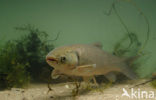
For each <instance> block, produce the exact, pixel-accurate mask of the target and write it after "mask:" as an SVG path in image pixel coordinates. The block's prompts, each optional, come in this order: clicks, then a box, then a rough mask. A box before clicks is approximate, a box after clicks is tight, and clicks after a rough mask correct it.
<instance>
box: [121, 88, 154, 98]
mask: <svg viewBox="0 0 156 100" xmlns="http://www.w3.org/2000/svg"><path fill="white" fill-rule="evenodd" d="M122 91H123V93H122V95H121V96H122V97H124V96H126V97H128V98H131V99H145V98H146V99H154V98H155V93H154V91H142V90H140V89H136V90H135V89H133V88H131V89H130V91H127V90H126V89H125V88H123V89H122Z"/></svg>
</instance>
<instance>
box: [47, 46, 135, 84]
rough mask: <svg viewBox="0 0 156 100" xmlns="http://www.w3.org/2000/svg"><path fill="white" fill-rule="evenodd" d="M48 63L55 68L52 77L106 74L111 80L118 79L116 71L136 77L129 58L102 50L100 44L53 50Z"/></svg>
mask: <svg viewBox="0 0 156 100" xmlns="http://www.w3.org/2000/svg"><path fill="white" fill-rule="evenodd" d="M46 61H47V63H48V64H49V65H50V66H52V67H53V68H54V70H53V72H52V77H55V76H57V75H61V74H64V75H69V76H82V77H83V78H84V79H85V78H87V77H93V76H95V75H105V76H106V78H107V79H108V80H110V81H113V82H114V81H115V80H116V75H115V74H114V72H120V73H123V74H124V75H126V76H127V77H128V78H130V79H136V75H135V73H133V71H132V70H131V68H130V67H129V66H128V63H127V61H128V59H125V58H120V57H117V56H114V55H112V54H110V53H107V52H105V51H103V50H102V45H100V44H92V45H90V44H76V45H69V46H62V47H58V48H56V49H54V50H52V51H51V52H50V53H49V54H48V55H47V56H46Z"/></svg>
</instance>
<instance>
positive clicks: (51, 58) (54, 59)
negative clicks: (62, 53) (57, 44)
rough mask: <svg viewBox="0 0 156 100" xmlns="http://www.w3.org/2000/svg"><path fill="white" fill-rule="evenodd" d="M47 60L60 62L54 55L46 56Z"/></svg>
mask: <svg viewBox="0 0 156 100" xmlns="http://www.w3.org/2000/svg"><path fill="white" fill-rule="evenodd" d="M46 61H47V62H58V60H57V59H56V58H54V57H46Z"/></svg>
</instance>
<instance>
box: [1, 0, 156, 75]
mask: <svg viewBox="0 0 156 100" xmlns="http://www.w3.org/2000/svg"><path fill="white" fill-rule="evenodd" d="M129 1H130V0H129ZM129 1H128V0H121V1H120V2H118V3H117V4H116V9H117V11H118V13H119V15H120V16H121V18H122V20H123V21H124V23H125V24H126V26H127V27H128V30H129V32H130V33H134V34H135V35H136V36H137V38H138V40H139V42H140V43H141V44H144V42H145V40H146V39H147V29H148V28H147V24H146V22H145V20H144V18H143V16H142V15H141V14H140V13H139V12H138V11H137V10H136V8H135V7H134V6H132V5H131V4H130V2H129ZM112 3H113V0H44V1H43V0H33V1H27V0H24V1H21V0H14V1H5V0H1V1H0V12H1V16H0V45H3V43H5V42H6V41H8V40H14V39H19V38H20V37H21V36H22V35H25V34H27V33H25V32H23V33H21V32H19V31H17V30H15V29H14V27H20V26H23V25H27V24H31V25H34V26H35V27H37V28H39V29H40V30H44V31H46V32H47V33H48V35H49V37H48V39H49V40H53V39H55V37H56V36H57V34H58V33H60V34H59V38H58V39H57V40H56V41H54V42H53V43H54V45H55V47H58V46H62V45H68V44H77V43H83V44H90V43H94V42H101V43H102V44H103V50H105V51H108V52H111V53H112V52H113V50H114V46H115V45H116V44H117V43H118V42H119V41H120V40H121V39H123V38H124V37H125V36H127V31H126V29H125V28H124V27H123V25H122V24H121V21H120V20H119V18H118V17H117V16H116V14H115V12H114V11H112V13H111V14H110V15H109V16H108V15H106V14H105V13H106V12H108V11H109V10H110V9H111V5H112ZM135 3H136V4H137V7H139V8H140V9H141V10H142V12H143V13H144V15H145V16H146V17H147V19H148V21H149V25H150V26H149V27H150V36H149V40H148V42H147V44H146V46H145V48H143V50H142V52H144V56H143V57H141V58H140V59H139V62H140V63H141V66H139V67H138V68H137V73H138V74H139V76H140V77H147V76H151V74H152V73H153V72H156V62H155V61H156V53H155V51H156V46H155V43H156V28H155V26H156V20H155V18H156V12H155V10H156V6H155V4H156V1H155V0H148V1H147V0H136V1H135ZM135 40H136V39H134V40H133V41H134V43H136V41H135ZM123 42H124V43H123ZM123 42H121V43H123V45H124V46H127V45H128V44H129V43H130V40H129V38H127V40H125V41H123ZM136 48H137V46H136V45H135V44H134V45H133V47H132V49H133V50H134V51H133V52H131V53H130V54H129V55H130V56H133V55H135V54H136V52H135V49H136Z"/></svg>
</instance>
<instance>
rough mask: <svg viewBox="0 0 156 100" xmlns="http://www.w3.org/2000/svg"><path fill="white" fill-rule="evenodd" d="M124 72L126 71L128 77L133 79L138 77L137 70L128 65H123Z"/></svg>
mask: <svg viewBox="0 0 156 100" xmlns="http://www.w3.org/2000/svg"><path fill="white" fill-rule="evenodd" d="M122 70H123V71H122V72H123V73H124V75H126V76H127V77H128V78H130V79H132V80H135V79H137V78H138V76H137V75H136V73H135V72H133V70H132V69H131V68H130V67H129V66H128V65H126V66H123V67H122Z"/></svg>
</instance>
